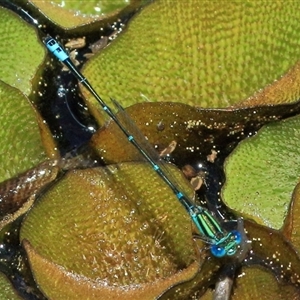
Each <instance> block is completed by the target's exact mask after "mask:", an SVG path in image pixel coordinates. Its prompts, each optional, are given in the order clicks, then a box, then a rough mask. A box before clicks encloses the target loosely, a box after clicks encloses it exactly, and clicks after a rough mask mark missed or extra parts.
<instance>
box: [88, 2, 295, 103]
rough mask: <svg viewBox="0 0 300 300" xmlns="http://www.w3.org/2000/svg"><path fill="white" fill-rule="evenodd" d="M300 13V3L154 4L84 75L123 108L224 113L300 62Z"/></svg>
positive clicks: (91, 61)
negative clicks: (173, 106) (159, 105)
mask: <svg viewBox="0 0 300 300" xmlns="http://www.w3.org/2000/svg"><path fill="white" fill-rule="evenodd" d="M299 14H300V13H299V10H298V5H297V3H296V2H274V3H272V5H269V3H267V2H266V3H262V2H258V1H246V2H245V1H240V2H231V1H229V2H228V1H204V2H203V1H185V2H182V1H167V0H164V1H163V0H162V1H154V2H153V3H151V4H150V5H148V6H147V7H145V8H144V9H143V11H142V12H141V13H140V14H139V15H138V16H136V17H135V19H133V20H132V21H131V23H130V24H129V26H128V28H127V30H126V32H125V33H124V34H123V35H122V36H120V37H119V39H118V40H117V41H116V42H114V43H113V44H112V45H111V46H110V47H107V48H106V49H104V51H102V52H101V53H99V55H96V56H95V57H93V58H92V59H91V60H90V61H89V62H88V63H87V65H86V66H85V69H84V74H85V75H86V76H87V78H89V79H90V81H91V83H92V85H93V86H94V87H95V89H96V90H97V91H98V93H99V94H100V95H102V96H103V98H104V99H106V100H108V99H109V97H112V98H115V99H117V100H118V101H120V102H121V103H122V105H123V106H125V107H127V106H129V105H131V104H134V103H137V102H145V101H173V102H183V103H186V104H189V105H197V106H201V107H227V106H230V105H232V104H235V103H238V102H240V101H241V100H243V99H246V98H248V97H250V96H251V95H253V94H254V93H255V92H256V91H258V90H259V89H261V88H264V87H265V86H266V85H268V84H270V83H272V82H274V81H275V80H277V79H279V78H280V77H281V76H282V75H283V74H284V73H286V72H287V71H288V70H289V69H290V68H291V67H293V66H294V65H295V64H296V62H297V60H298V57H299V54H300V47H299V46H300V23H299V22H298V20H299ZM87 96H88V97H90V99H89V100H90V101H91V102H92V101H94V100H92V98H91V96H90V95H87ZM294 96H295V97H297V96H298V97H299V92H298V93H297V95H294ZM296 99H297V98H294V99H293V101H295V100H296Z"/></svg>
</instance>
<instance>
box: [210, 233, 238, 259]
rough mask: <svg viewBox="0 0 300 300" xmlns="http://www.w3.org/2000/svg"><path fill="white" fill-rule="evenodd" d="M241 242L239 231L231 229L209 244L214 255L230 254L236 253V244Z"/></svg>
mask: <svg viewBox="0 0 300 300" xmlns="http://www.w3.org/2000/svg"><path fill="white" fill-rule="evenodd" d="M241 242H242V236H241V234H240V232H239V231H237V230H233V231H231V232H230V233H229V234H228V235H227V236H226V237H225V238H223V239H221V240H220V241H219V242H218V243H216V244H214V245H212V246H211V248H210V251H211V253H212V254H213V255H214V256H215V257H224V256H226V255H227V256H232V255H234V254H236V252H237V250H238V245H240V244H241Z"/></svg>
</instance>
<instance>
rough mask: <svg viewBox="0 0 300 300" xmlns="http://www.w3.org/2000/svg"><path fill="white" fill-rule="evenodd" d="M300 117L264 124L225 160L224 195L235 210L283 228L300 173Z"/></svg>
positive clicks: (262, 222)
mask: <svg viewBox="0 0 300 300" xmlns="http://www.w3.org/2000/svg"><path fill="white" fill-rule="evenodd" d="M299 147H300V117H299V116H297V117H293V118H290V119H286V120H284V121H280V122H277V123H273V124H269V125H266V126H265V127H263V128H262V129H261V130H260V131H259V132H258V133H257V135H256V136H254V137H252V138H248V139H246V140H244V141H243V142H241V143H240V144H239V145H238V147H237V148H236V149H235V150H234V151H233V152H232V154H231V155H230V156H229V157H228V159H227V161H226V163H225V173H226V182H225V185H224V187H223V190H222V193H223V199H224V201H225V202H226V203H227V204H228V205H229V206H230V207H231V208H233V209H234V210H237V211H239V212H241V213H244V214H247V215H248V216H250V217H252V218H254V219H255V220H256V221H257V222H259V223H261V224H265V225H267V226H269V227H272V228H277V229H279V228H280V227H281V226H282V225H283V221H284V219H285V216H286V214H287V210H288V206H289V203H290V201H291V195H292V192H293V189H294V187H295V185H296V184H297V182H298V179H299V174H300V156H299V151H298V150H299Z"/></svg>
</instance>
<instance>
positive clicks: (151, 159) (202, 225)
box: [44, 37, 242, 257]
mask: <svg viewBox="0 0 300 300" xmlns="http://www.w3.org/2000/svg"><path fill="white" fill-rule="evenodd" d="M44 43H45V45H46V47H47V48H48V49H49V51H50V52H52V53H53V54H54V55H55V56H56V57H57V58H58V59H59V60H60V61H62V62H63V63H64V64H65V65H66V66H67V67H68V68H69V70H70V71H71V72H72V74H73V75H74V76H75V77H76V78H77V79H78V80H79V81H80V82H81V83H82V84H83V85H84V86H85V87H86V88H87V89H88V90H89V91H90V93H92V95H93V96H94V97H95V99H96V100H97V101H98V102H99V104H100V105H101V106H102V108H103V110H104V111H105V112H106V113H107V114H108V116H109V117H110V118H112V119H113V121H114V122H115V123H116V124H117V126H118V127H119V129H120V130H121V131H122V132H123V133H124V135H125V136H126V137H127V139H128V141H129V142H130V143H131V144H132V145H133V146H134V147H135V148H136V149H137V150H138V151H139V153H140V154H141V155H142V156H143V158H144V159H145V160H146V161H147V162H148V163H150V165H151V166H152V168H153V170H154V171H155V172H156V173H157V174H158V175H159V177H160V178H161V179H162V180H163V181H164V182H165V183H166V184H167V185H168V186H169V187H170V189H171V190H172V191H173V192H174V194H175V195H176V197H177V199H178V200H179V202H180V203H181V204H182V205H183V206H184V208H185V209H186V210H187V212H188V213H189V215H190V217H191V219H192V220H193V222H194V224H195V226H196V227H197V229H198V231H199V233H200V235H201V237H202V238H203V240H204V241H205V242H207V243H208V244H210V245H211V246H210V250H211V253H212V254H213V255H214V256H215V257H224V256H233V255H234V254H235V253H236V252H237V250H238V246H239V245H240V244H241V243H242V235H241V233H240V232H239V231H237V230H232V231H229V232H228V231H225V230H224V229H222V227H221V225H220V223H219V222H218V220H217V219H216V218H215V217H214V216H213V215H212V214H211V213H210V212H209V211H208V210H207V209H205V208H203V207H201V206H195V205H193V202H192V200H190V199H189V198H188V197H187V196H186V195H185V194H184V193H183V192H182V191H181V190H180V189H179V187H178V186H179V185H178V184H177V183H176V180H174V178H172V175H170V174H169V173H168V171H167V170H166V168H165V167H164V166H163V164H162V163H159V157H158V155H157V153H156V152H155V150H154V149H153V147H152V146H151V145H150V144H149V143H148V141H147V140H146V139H145V137H144V136H143V135H142V134H141V133H140V131H139V129H138V127H137V126H136V125H135V124H134V121H133V120H132V119H131V118H130V116H129V115H127V114H126V112H125V110H124V109H123V107H122V106H121V105H120V104H119V103H118V102H117V101H116V100H113V99H111V100H112V102H113V103H114V105H115V106H116V108H117V109H118V112H119V113H118V114H115V113H114V112H113V111H112V109H111V108H110V107H109V106H108V105H107V104H106V103H105V102H104V101H103V100H102V99H101V97H100V96H99V95H98V94H97V92H96V91H95V90H94V89H93V87H92V86H91V85H90V83H89V82H88V80H87V79H86V78H85V77H84V76H83V75H82V74H81V73H80V71H79V70H78V69H77V68H76V67H75V66H74V64H73V63H72V61H71V59H70V57H69V55H68V54H67V52H66V51H65V50H64V49H63V48H62V47H61V46H60V45H59V44H58V42H57V41H56V40H55V39H53V38H52V37H47V38H46V39H45V40H44ZM124 124H125V125H124ZM127 124H129V125H127Z"/></svg>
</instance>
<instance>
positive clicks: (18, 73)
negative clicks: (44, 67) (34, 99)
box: [0, 8, 45, 95]
mask: <svg viewBox="0 0 300 300" xmlns="http://www.w3.org/2000/svg"><path fill="white" fill-rule="evenodd" d="M44 54H45V49H44V48H43V46H42V45H41V44H40V43H39V42H38V40H37V36H36V33H35V30H34V28H33V27H31V26H29V25H28V24H27V23H26V22H25V21H23V20H22V19H20V17H18V16H17V15H16V14H14V13H12V12H10V11H8V10H6V9H4V8H0V57H1V59H0V79H1V80H2V81H4V82H5V83H8V84H10V85H11V86H13V87H16V88H18V89H19V90H20V91H22V92H23V93H25V94H26V95H29V94H30V92H31V89H32V88H31V85H32V83H31V81H32V80H33V78H34V76H35V74H36V72H37V69H38V67H39V65H40V64H41V63H42V61H43V58H44Z"/></svg>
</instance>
